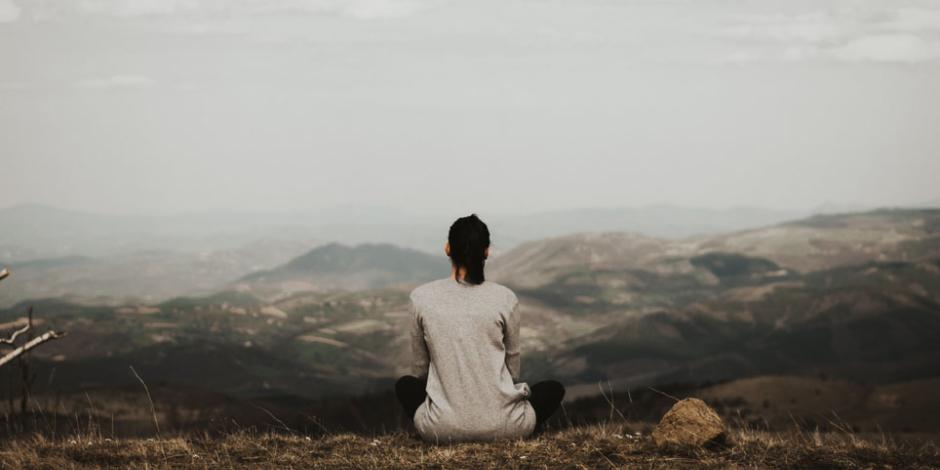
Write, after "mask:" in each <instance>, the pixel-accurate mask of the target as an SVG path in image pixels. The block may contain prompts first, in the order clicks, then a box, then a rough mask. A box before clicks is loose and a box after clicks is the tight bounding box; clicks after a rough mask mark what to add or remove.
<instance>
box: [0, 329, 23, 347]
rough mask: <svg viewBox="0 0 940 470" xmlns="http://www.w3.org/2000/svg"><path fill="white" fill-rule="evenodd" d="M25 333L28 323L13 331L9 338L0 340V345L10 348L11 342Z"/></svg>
mask: <svg viewBox="0 0 940 470" xmlns="http://www.w3.org/2000/svg"><path fill="white" fill-rule="evenodd" d="M27 331H29V323H27V324H25V325H23V327H22V328H20V329H18V330H16V331H14V332H13V334H12V335H10V337H9V338H0V344H9V345H10V346H12V345H13V342H14V341H16V337H17V336H19V335H21V334H23V333H26V332H27Z"/></svg>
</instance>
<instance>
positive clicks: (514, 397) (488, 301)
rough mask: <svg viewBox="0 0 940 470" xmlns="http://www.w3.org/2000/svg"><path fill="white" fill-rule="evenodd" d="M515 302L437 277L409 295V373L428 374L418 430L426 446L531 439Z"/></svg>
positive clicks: (488, 288) (498, 288)
mask: <svg viewBox="0 0 940 470" xmlns="http://www.w3.org/2000/svg"><path fill="white" fill-rule="evenodd" d="M517 305H518V299H517V298H516V295H515V294H514V293H513V292H512V291H511V290H510V289H509V288H507V287H505V286H503V285H501V284H498V283H495V282H491V281H485V282H483V283H482V284H478V285H474V284H467V283H460V282H458V281H456V280H455V279H454V278H444V279H438V280H436V281H431V282H428V283H426V284H423V285H421V286H418V287H417V288H415V289H414V290H413V291H412V292H411V308H412V314H413V315H414V323H413V328H412V337H411V340H412V352H413V354H414V361H415V362H414V367H413V368H414V370H413V372H414V374H415V375H416V376H419V377H421V376H424V375H427V387H426V391H427V399H426V400H425V401H424V403H423V404H422V405H421V406H419V407H418V409H417V411H416V412H415V415H414V423H415V428H416V429H417V430H418V432H419V433H420V434H421V436H422V437H423V438H425V439H427V440H431V441H442V442H446V441H451V440H491V439H497V438H503V437H521V436H525V435H528V434H530V433H531V432H532V430H533V428H534V427H535V422H536V417H535V411H534V409H533V408H532V406H531V405H530V404H529V402H528V401H527V400H526V397H527V396H528V395H529V393H530V390H529V387H528V385H527V384H525V383H518V384H516V383H514V382H515V381H516V380H519V312H518V311H517V309H516V307H517Z"/></svg>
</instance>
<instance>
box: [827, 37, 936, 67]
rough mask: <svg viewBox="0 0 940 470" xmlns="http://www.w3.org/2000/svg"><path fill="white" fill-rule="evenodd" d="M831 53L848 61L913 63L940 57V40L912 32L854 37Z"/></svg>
mask: <svg viewBox="0 0 940 470" xmlns="http://www.w3.org/2000/svg"><path fill="white" fill-rule="evenodd" d="M830 53H831V54H832V56H833V57H836V58H838V59H842V60H848V61H874V62H908V63H913V62H923V61H928V60H935V59H940V42H938V41H930V40H927V39H923V38H920V37H917V36H914V35H912V34H881V35H876V36H867V37H862V38H858V39H853V40H852V41H849V42H848V43H847V44H845V45H843V46H840V47H836V48H833V49H832V50H831V51H830Z"/></svg>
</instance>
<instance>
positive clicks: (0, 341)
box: [0, 305, 33, 346]
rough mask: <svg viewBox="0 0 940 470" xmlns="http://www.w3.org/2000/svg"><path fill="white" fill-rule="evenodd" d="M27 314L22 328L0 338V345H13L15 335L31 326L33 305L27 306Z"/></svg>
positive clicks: (24, 331)
mask: <svg viewBox="0 0 940 470" xmlns="http://www.w3.org/2000/svg"><path fill="white" fill-rule="evenodd" d="M27 315H28V316H27V319H26V324H25V325H23V327H22V328H20V329H18V330H16V331H14V332H13V334H12V335H10V337H9V338H0V345H9V346H14V345H15V344H14V341H16V337H17V336H19V335H21V334H23V333H26V332H27V331H29V330H31V329H32V328H33V306H32V305H30V306H29V310H27Z"/></svg>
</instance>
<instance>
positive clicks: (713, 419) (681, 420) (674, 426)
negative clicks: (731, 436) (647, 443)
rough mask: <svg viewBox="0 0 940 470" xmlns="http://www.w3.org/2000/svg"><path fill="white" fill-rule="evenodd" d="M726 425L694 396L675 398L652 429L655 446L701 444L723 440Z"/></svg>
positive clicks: (713, 411)
mask: <svg viewBox="0 0 940 470" xmlns="http://www.w3.org/2000/svg"><path fill="white" fill-rule="evenodd" d="M726 436H727V434H726V428H725V423H724V422H722V420H721V418H720V417H719V416H718V413H715V410H713V409H711V408H710V407H709V406H708V405H706V404H705V402H703V401H702V400H699V399H698V398H686V399H685V400H679V402H677V403H676V404H675V405H673V406H672V408H670V409H669V411H668V412H667V413H666V414H665V415H664V416H663V419H662V420H661V421H660V422H659V424H658V425H657V426H656V429H654V430H653V442H655V443H656V445H658V446H666V445H678V446H696V447H698V446H704V445H707V444H712V443H720V442H723V441H724V440H725V437H726Z"/></svg>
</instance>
